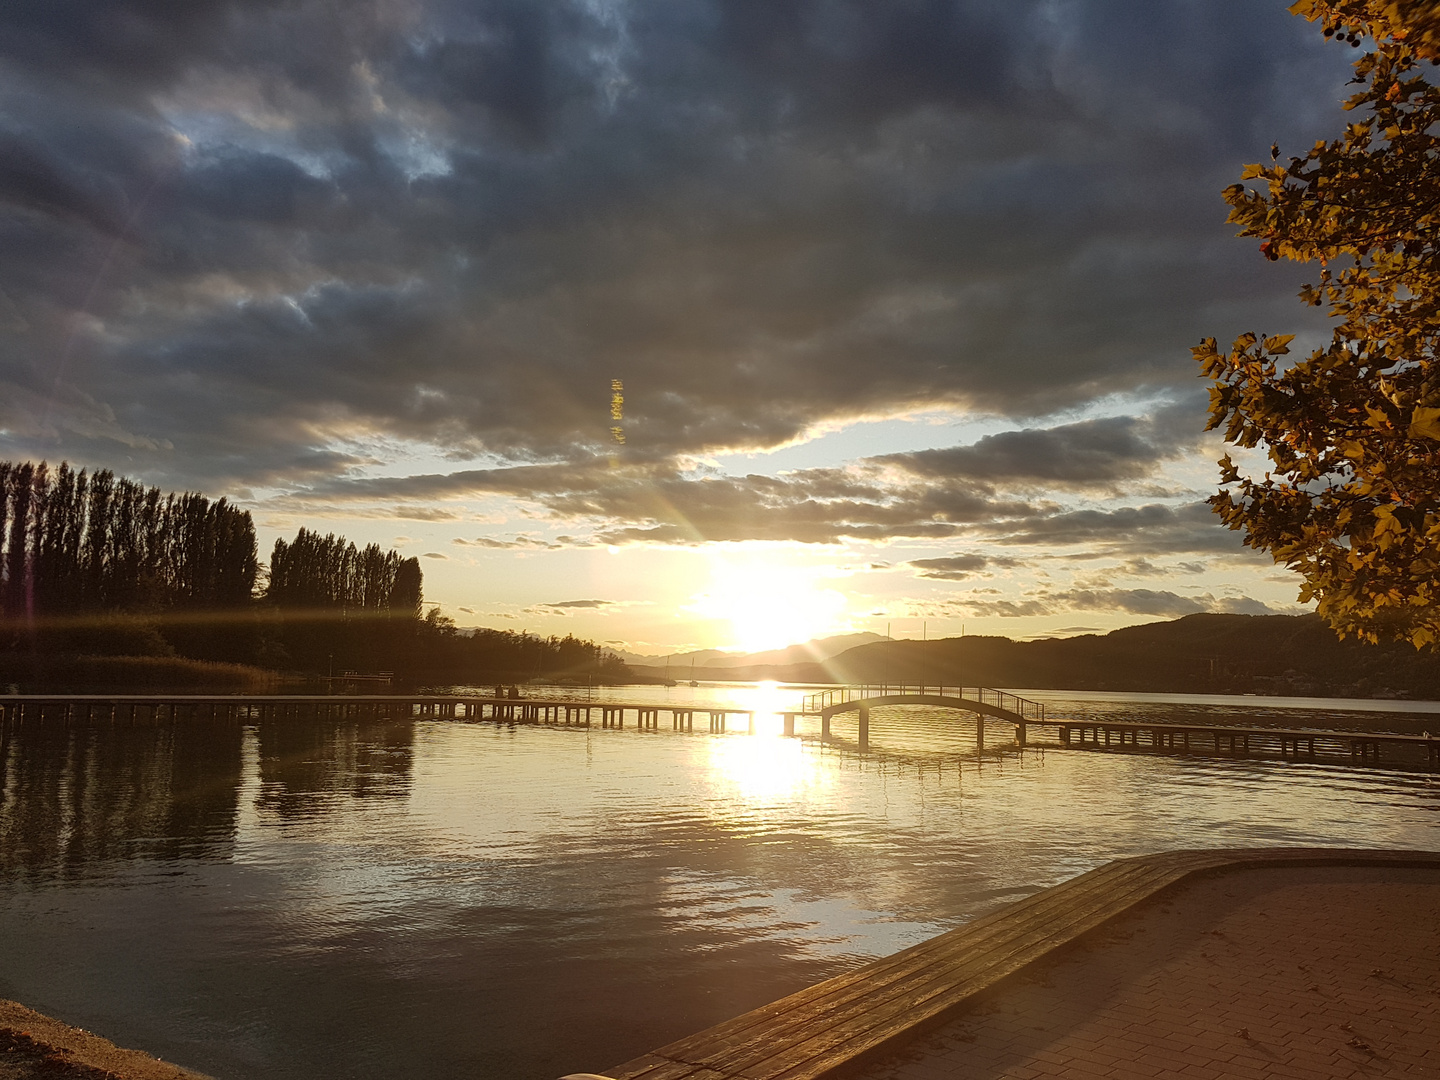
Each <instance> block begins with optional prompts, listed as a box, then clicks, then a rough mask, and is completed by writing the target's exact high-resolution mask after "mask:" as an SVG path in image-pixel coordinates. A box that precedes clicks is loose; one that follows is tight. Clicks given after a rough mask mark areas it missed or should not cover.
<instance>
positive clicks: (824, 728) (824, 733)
mask: <svg viewBox="0 0 1440 1080" xmlns="http://www.w3.org/2000/svg"><path fill="white" fill-rule="evenodd" d="M820 738H822V739H827V740H828V739H829V738H830V717H829V715H828V714H827V715H825V716H822V717H820Z"/></svg>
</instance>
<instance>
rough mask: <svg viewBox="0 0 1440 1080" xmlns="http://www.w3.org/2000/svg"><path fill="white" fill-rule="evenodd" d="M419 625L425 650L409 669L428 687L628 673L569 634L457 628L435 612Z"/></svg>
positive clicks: (614, 677) (610, 677) (599, 678)
mask: <svg viewBox="0 0 1440 1080" xmlns="http://www.w3.org/2000/svg"><path fill="white" fill-rule="evenodd" d="M423 625H424V635H423V639H422V640H423V641H424V645H425V651H424V653H423V654H422V655H419V656H416V657H415V659H414V662H413V664H412V665H411V671H412V672H413V673H414V676H415V678H416V679H417V680H418V681H420V682H423V683H426V684H428V685H431V686H438V685H446V684H457V683H471V684H474V683H485V682H504V683H521V682H526V681H528V680H530V679H547V680H548V679H572V680H585V679H593V680H595V681H596V682H597V683H600V682H605V681H614V682H622V681H628V679H629V678H630V676H631V673H630V671H629V669H628V668H626V666H625V664H624V663H623V662H622V661H621V660H620V658H619V657H617V656H616V655H615V654H614V653H612V652H610V651H608V650H606V649H604V648H602V647H601V646H599V645H597V644H595V643H594V642H593V641H586V640H583V639H582V638H577V637H573V636H571V635H569V634H567V635H566V636H565V637H563V638H562V637H553V636H551V637H539V636H537V635H535V634H528V633H524V632H518V633H517V632H515V631H513V630H489V629H479V630H474V631H464V630H457V629H456V628H455V626H454V624H453V623H451V622H450V620H449V619H446V618H444V617H442V616H437V615H433V614H432V615H431V616H428V617H427V618H426V619H424V620H423ZM482 673H484V677H483V678H482V677H481V675H482Z"/></svg>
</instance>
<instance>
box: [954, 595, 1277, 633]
mask: <svg viewBox="0 0 1440 1080" xmlns="http://www.w3.org/2000/svg"><path fill="white" fill-rule="evenodd" d="M952 607H953V609H954V610H955V611H957V612H960V613H964V614H969V615H972V616H987V615H988V616H998V617H1001V618H1023V617H1030V616H1038V615H1055V614H1059V613H1061V612H1066V611H1105V612H1116V611H1122V612H1125V613H1126V614H1130V615H1148V616H1153V617H1156V618H1164V619H1178V618H1181V617H1182V616H1185V615H1195V614H1198V613H1200V612H1222V613H1226V614H1237V615H1278V614H1286V615H1289V614H1295V613H1297V609H1294V608H1289V607H1287V608H1285V609H1283V610H1282V609H1279V608H1275V607H1272V606H1271V605H1269V604H1266V603H1264V602H1263V601H1260V600H1256V599H1254V598H1252V597H1248V596H1227V597H1216V596H1213V595H1212V594H1210V593H1201V594H1199V595H1197V596H1182V595H1181V594H1179V593H1175V592H1170V591H1168V590H1157V589H1060V590H1041V591H1039V592H1036V593H1035V594H1033V595H1031V596H1028V597H1026V598H1025V599H1022V600H1008V599H1001V600H988V599H987V600H977V599H973V598H969V597H967V598H962V599H958V600H956V601H954V603H953V605H952ZM1058 632H1059V631H1057V633H1058Z"/></svg>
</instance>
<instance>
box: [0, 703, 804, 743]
mask: <svg viewBox="0 0 1440 1080" xmlns="http://www.w3.org/2000/svg"><path fill="white" fill-rule="evenodd" d="M662 713H664V714H666V715H667V716H668V718H669V720H670V724H671V727H672V728H673V729H674V730H676V731H694V730H695V717H696V716H697V715H699V716H701V717H703V718H705V720H706V722H707V728H708V730H709V731H712V732H724V731H726V730H728V728H729V726H730V725H731V724H732V723H734V722H737V721H739V720H740V719H742V718H743V720H744V723H745V727H746V729H747V730H748V731H750V732H751V733H753V732H754V730H755V712H754V710H752V709H728V708H723V707H719V706H710V705H705V706H696V705H657V704H654V703H652V702H619V701H575V700H571V699H564V698H525V697H519V698H509V697H485V696H482V695H474V694H347V695H344V696H334V697H331V696H324V695H319V694H0V720H10V721H14V722H18V723H24V722H27V721H30V722H35V723H42V722H45V721H51V722H77V721H78V722H83V723H93V722H95V721H110V722H114V723H132V724H133V723H146V722H152V723H153V722H161V721H167V720H169V721H175V720H186V719H189V720H194V719H208V720H226V721H239V722H245V721H251V720H268V719H274V718H283V717H295V718H300V717H306V718H312V719H344V718H374V719H392V720H398V719H442V720H495V721H500V722H502V723H517V724H559V725H570V726H576V727H591V726H593V725H595V724H597V723H598V725H599V726H600V727H605V728H620V727H624V726H625V718H626V715H627V714H630V715H631V716H632V719H633V721H634V723H635V725H636V726H637V727H639V728H642V729H658V728H659V727H660V715H661V714H662ZM786 715H787V716H790V717H791V718H792V720H791V723H790V729H789V730H787V732H786V734H790V735H793V734H794V730H793V727H794V724H793V716H794V714H793V713H791V714H786Z"/></svg>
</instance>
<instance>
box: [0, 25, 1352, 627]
mask: <svg viewBox="0 0 1440 1080" xmlns="http://www.w3.org/2000/svg"><path fill="white" fill-rule="evenodd" d="M1285 8H1286V3H1285V2H1284V0H1189V2H1182V0H1128V2H1112V3H1105V2H1101V0H1043V2H1026V0H990V2H948V3H942V2H938V0H937V2H931V0H848V2H847V0H803V2H800V0H797V2H787V0H629V2H626V0H568V2H567V0H554V2H542V0H495V2H485V0H347V2H345V3H342V4H335V3H333V2H329V0H326V2H319V0H233V2H229V3H220V2H210V0H163V2H162V0H7V2H6V3H5V4H4V5H3V7H0V230H3V231H0V456H3V457H5V458H8V459H20V458H36V459H38V458H42V457H43V458H47V459H49V460H50V461H52V462H58V461H60V460H62V459H65V460H69V461H70V462H71V463H72V464H73V465H75V466H77V467H89V468H97V467H98V468H111V469H113V470H115V471H116V472H120V473H125V474H128V475H131V476H134V477H137V478H140V479H143V480H145V481H147V482H149V483H155V484H159V485H162V486H163V487H166V488H186V489H192V490H198V491H201V492H204V493H205V494H207V495H210V496H216V497H218V496H227V497H229V498H230V499H232V500H234V501H236V502H238V503H239V504H241V505H242V506H244V507H246V508H248V509H250V510H251V511H252V512H253V513H254V516H255V520H256V523H257V525H258V526H259V529H260V536H261V557H262V559H264V558H266V557H267V556H268V552H269V548H270V545H271V544H272V543H273V541H274V539H275V538H276V537H277V536H281V535H286V536H288V535H291V534H293V532H294V531H295V529H296V528H298V527H299V526H300V525H307V526H309V527H311V528H315V529H318V530H320V531H322V532H330V531H334V532H340V533H343V534H345V535H346V536H348V537H350V538H351V539H353V540H356V541H357V542H361V543H364V542H369V541H378V542H380V543H381V544H384V545H387V546H394V547H397V548H398V549H399V550H400V551H401V552H402V553H403V554H405V555H416V556H420V558H421V562H422V565H423V569H424V571H425V592H426V598H427V600H430V601H436V602H438V603H439V604H440V606H441V610H442V611H443V612H444V613H445V614H447V615H449V616H451V617H452V618H454V619H455V620H456V621H457V622H458V623H460V624H461V625H462V626H495V627H502V628H510V629H528V630H532V631H536V632H540V633H546V634H548V633H561V634H563V633H574V634H577V635H580V636H584V637H591V638H594V639H596V640H600V641H606V642H610V643H612V644H615V645H617V646H622V647H624V648H627V649H631V650H633V651H637V652H642V653H659V652H669V651H672V650H676V649H682V648H695V647H727V648H728V647H735V648H747V649H755V648H764V647H772V646H776V645H783V644H786V643H789V642H791V641H797V640H803V639H805V638H808V637H811V636H816V635H821V634H829V633H842V632H846V631H850V630H871V631H876V632H879V633H884V632H885V631H886V628H887V627H889V628H890V630H891V632H892V633H893V634H894V635H895V636H897V637H919V636H921V635H922V633H924V634H928V635H929V636H931V637H937V636H946V635H951V634H958V633H960V632H961V630H962V627H963V628H964V630H965V632H966V633H1000V634H1006V635H1009V636H1012V637H1034V636H1042V635H1048V634H1073V633H1079V632H1084V631H1086V630H1095V629H1099V630H1108V629H1113V628H1115V627H1118V626H1123V625H1128V624H1131V623H1136V622H1141V621H1146V620H1151V619H1156V618H1174V617H1177V616H1180V615H1184V614H1188V613H1191V612H1197V611H1231V612H1242V613H1266V612H1283V613H1289V612H1298V611H1300V610H1302V609H1301V608H1299V607H1297V606H1296V594H1297V580H1296V579H1295V578H1294V577H1293V576H1292V575H1290V574H1288V573H1286V572H1284V571H1283V570H1277V568H1276V567H1274V566H1273V564H1271V562H1270V560H1269V558H1268V557H1266V556H1256V555H1255V554H1254V553H1251V552H1248V551H1247V550H1246V549H1244V548H1243V547H1242V546H1241V544H1240V542H1239V538H1238V536H1237V535H1236V534H1234V533H1230V532H1227V531H1226V530H1225V529H1224V528H1223V527H1222V526H1221V525H1220V524H1219V523H1218V521H1217V520H1216V519H1215V518H1214V517H1213V515H1212V514H1211V513H1210V511H1209V509H1208V507H1206V506H1205V505H1204V501H1203V500H1204V499H1205V497H1206V496H1207V495H1209V494H1211V493H1212V492H1213V490H1214V487H1215V483H1216V477H1217V471H1216V468H1215V464H1214V462H1215V459H1216V458H1217V457H1218V456H1219V455H1220V452H1221V449H1220V444H1219V442H1218V440H1216V439H1215V438H1214V437H1213V436H1209V435H1206V434H1205V433H1204V432H1203V431H1202V429H1203V427H1204V423H1205V400H1206V395H1205V387H1204V385H1203V383H1202V382H1201V380H1200V379H1199V378H1198V377H1197V369H1196V365H1195V364H1194V362H1193V361H1192V359H1191V357H1190V353H1189V349H1190V346H1192V345H1194V344H1196V343H1197V342H1198V341H1199V339H1200V338H1202V337H1204V336H1207V335H1213V336H1216V337H1218V338H1220V339H1221V340H1222V341H1227V342H1228V341H1229V340H1230V339H1231V338H1233V337H1234V336H1235V335H1237V334H1239V333H1241V332H1243V331H1246V330H1255V331H1258V332H1263V333H1288V332H1298V333H1299V334H1300V338H1299V340H1298V341H1297V342H1296V347H1297V348H1300V349H1305V348H1306V347H1308V346H1310V345H1313V344H1315V343H1317V342H1318V341H1319V340H1320V338H1321V336H1322V335H1324V334H1325V330H1324V325H1325V324H1324V320H1323V318H1322V317H1320V316H1319V315H1317V313H1315V312H1313V311H1311V310H1309V309H1306V308H1304V307H1303V306H1302V305H1301V304H1300V303H1299V301H1297V300H1296V299H1295V293H1296V291H1297V289H1298V288H1299V286H1300V284H1301V283H1302V282H1303V281H1305V280H1306V276H1305V275H1306V272H1305V270H1304V268H1301V267H1296V266H1294V265H1293V264H1286V263H1280V264H1271V263H1267V262H1266V261H1265V260H1264V259H1263V258H1261V256H1260V255H1259V254H1258V253H1257V251H1256V248H1255V244H1254V243H1253V242H1252V241H1248V240H1238V239H1235V238H1234V236H1233V233H1234V227H1233V226H1227V225H1226V224H1225V214H1226V207H1225V205H1224V203H1223V202H1222V201H1221V198H1220V192H1221V190H1222V189H1223V188H1224V187H1225V186H1226V185H1227V184H1230V183H1233V182H1234V181H1235V180H1237V179H1238V177H1239V173H1240V169H1241V167H1242V166H1243V165H1244V164H1245V163H1247V162H1253V161H1259V160H1262V159H1268V156H1269V150H1270V145H1271V143H1272V142H1275V141H1278V142H1279V144H1280V146H1281V149H1282V152H1286V153H1288V152H1297V151H1299V152H1303V150H1304V149H1306V148H1308V147H1309V145H1310V144H1311V143H1313V142H1314V141H1315V140H1316V139H1317V138H1324V137H1332V136H1334V135H1336V134H1338V133H1339V132H1340V130H1341V128H1342V125H1343V116H1344V114H1343V113H1342V112H1341V111H1340V109H1339V104H1338V103H1339V101H1340V100H1341V99H1342V98H1343V97H1344V96H1345V93H1346V91H1345V87H1344V84H1345V82H1346V80H1347V79H1348V78H1349V75H1350V70H1349V64H1350V63H1351V62H1352V61H1353V60H1354V59H1355V57H1356V55H1357V53H1356V52H1354V51H1352V50H1351V49H1350V48H1348V47H1344V46H1340V45H1337V44H1330V43H1326V42H1325V41H1324V40H1323V39H1322V37H1321V35H1320V32H1319V30H1318V29H1316V28H1315V27H1314V26H1313V25H1311V24H1308V23H1306V22H1304V21H1302V20H1299V19H1296V18H1294V17H1293V16H1290V15H1288V14H1287V13H1286V10H1285ZM614 380H619V381H620V382H621V384H622V385H623V410H622V411H623V419H622V420H620V421H615V420H612V381H614ZM614 426H619V427H621V428H623V434H624V438H625V442H624V444H623V446H622V445H619V444H618V443H616V442H614V441H613V438H612V434H611V429H612V427H614Z"/></svg>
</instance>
